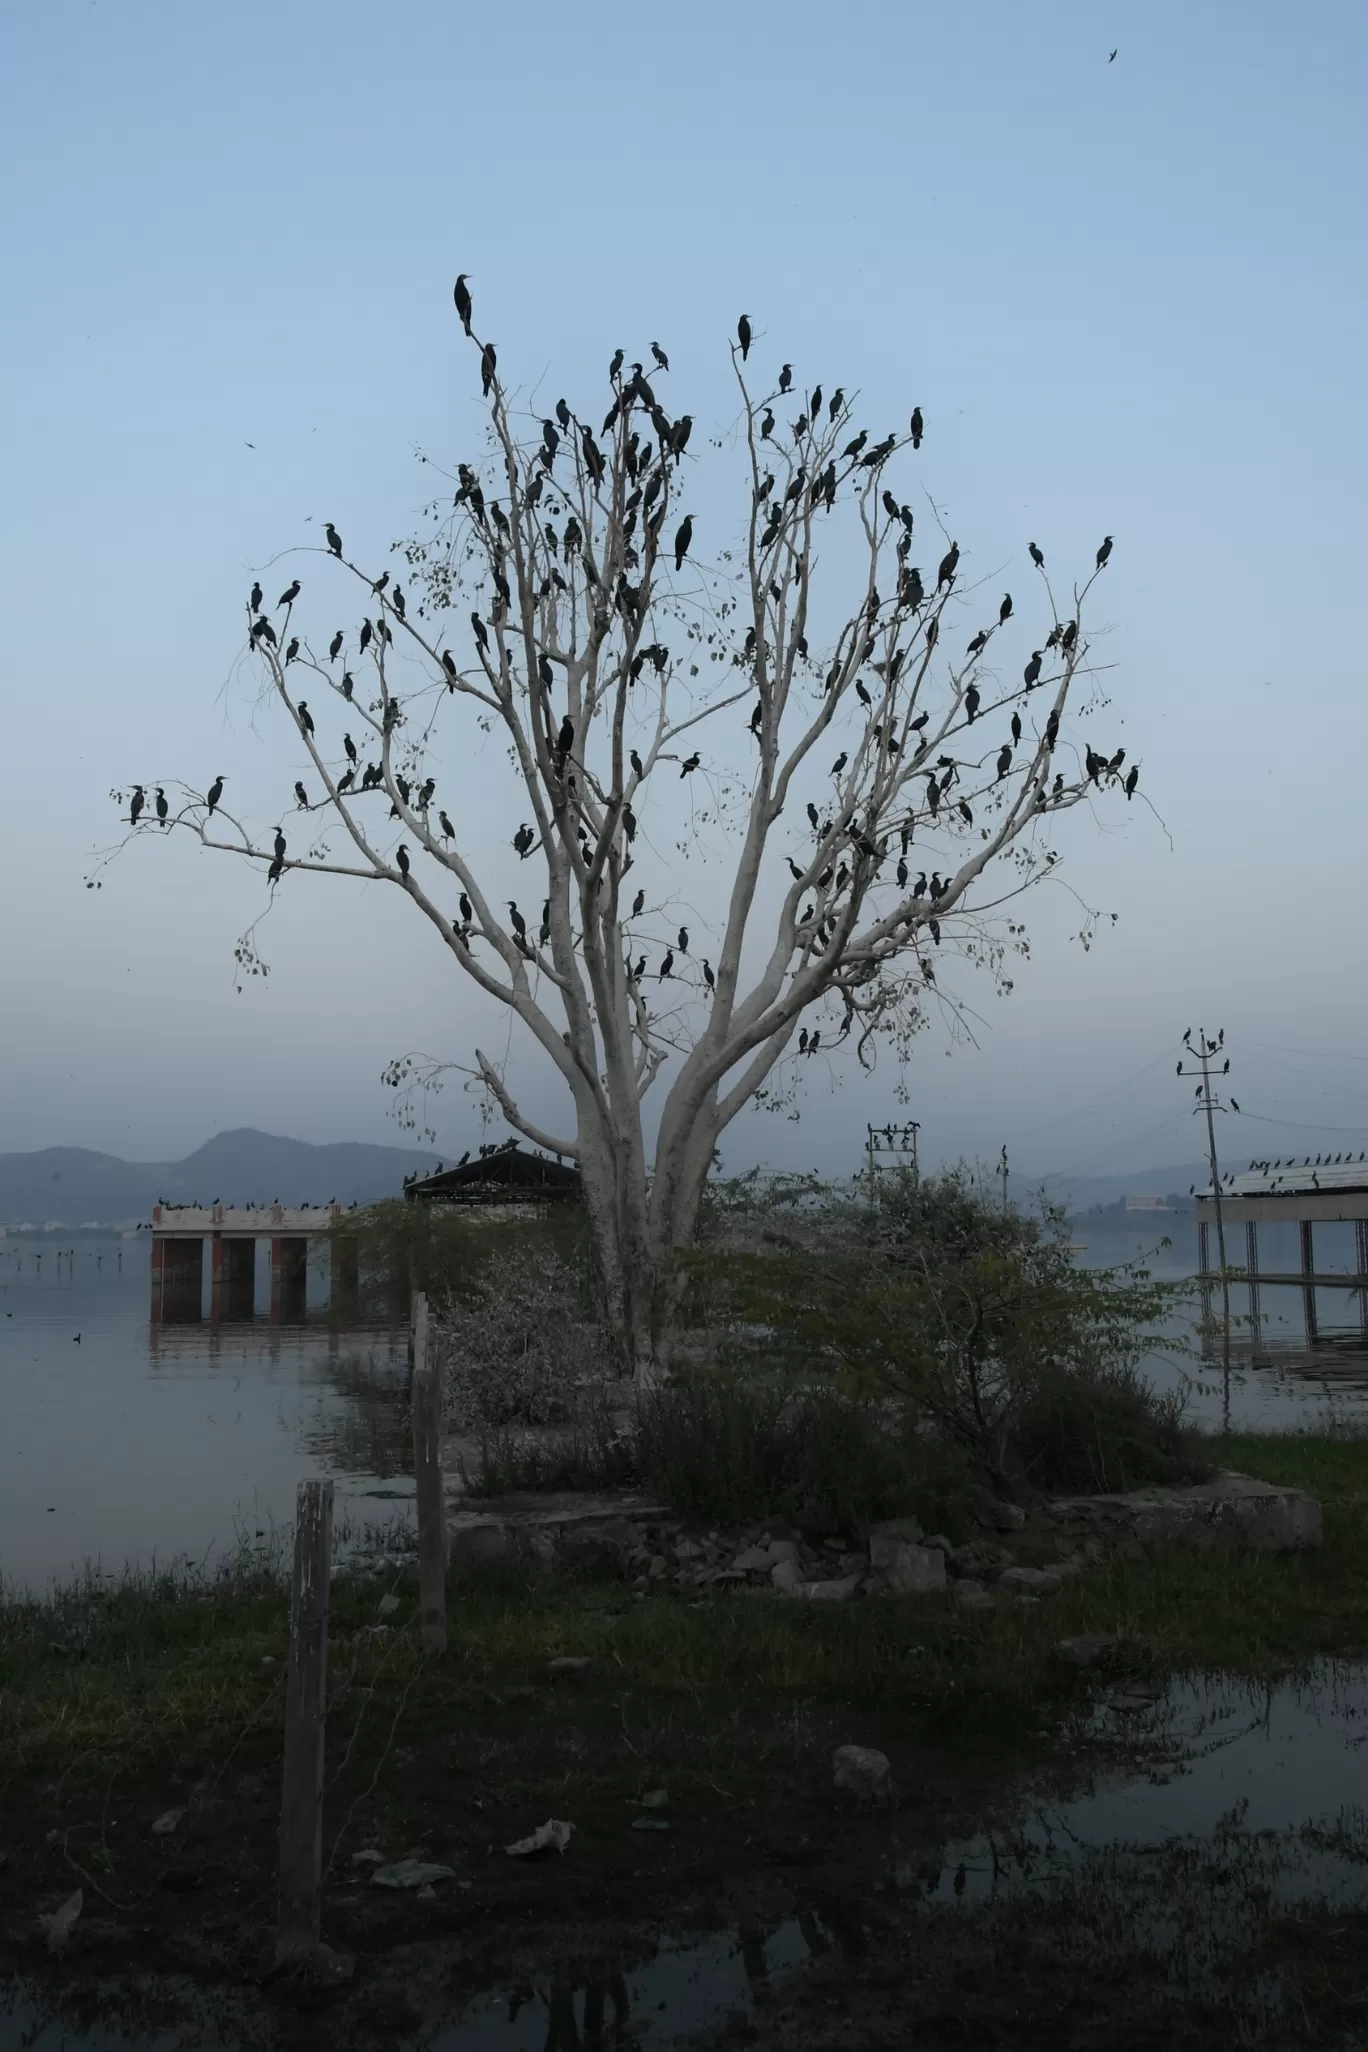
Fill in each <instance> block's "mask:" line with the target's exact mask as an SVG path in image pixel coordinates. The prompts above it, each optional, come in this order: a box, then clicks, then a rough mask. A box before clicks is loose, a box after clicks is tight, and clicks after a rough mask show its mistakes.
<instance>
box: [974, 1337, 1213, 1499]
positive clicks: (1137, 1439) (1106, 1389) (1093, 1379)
mask: <svg viewBox="0 0 1368 2052" xmlns="http://www.w3.org/2000/svg"><path fill="white" fill-rule="evenodd" d="M1185 1408H1186V1399H1185V1397H1184V1396H1183V1395H1182V1394H1181V1393H1180V1392H1178V1391H1176V1390H1175V1391H1169V1392H1167V1393H1165V1394H1163V1395H1160V1394H1159V1393H1158V1392H1156V1391H1155V1390H1154V1388H1153V1387H1152V1386H1151V1385H1150V1383H1148V1382H1147V1381H1146V1380H1145V1377H1144V1376H1143V1375H1142V1374H1141V1373H1140V1371H1139V1370H1138V1368H1136V1367H1134V1366H1132V1365H1130V1364H1128V1363H1115V1364H1111V1365H1105V1364H1104V1365H1102V1366H1098V1367H1095V1368H1092V1369H1090V1370H1084V1371H1078V1370H1069V1369H1065V1368H1062V1367H1054V1368H1052V1369H1050V1370H1048V1371H1046V1372H1045V1373H1044V1374H1042V1375H1041V1376H1040V1377H1039V1379H1038V1380H1037V1382H1036V1385H1035V1387H1034V1388H1033V1389H1032V1390H1031V1392H1030V1394H1029V1395H1028V1396H1027V1397H1026V1398H1025V1399H1024V1401H1023V1402H1022V1404H1021V1405H1020V1407H1019V1408H1018V1410H1017V1413H1016V1416H1015V1418H1014V1420H1013V1423H1012V1431H1011V1438H1010V1453H1011V1456H1012V1458H1013V1460H1014V1463H1015V1464H1016V1465H1017V1466H1019V1467H1020V1469H1021V1471H1022V1472H1023V1473H1024V1474H1025V1475H1026V1476H1027V1477H1028V1478H1029V1480H1030V1481H1031V1482H1032V1483H1033V1484H1035V1485H1036V1486H1037V1487H1038V1488H1041V1489H1047V1490H1069V1489H1077V1490H1086V1491H1104V1490H1125V1489H1142V1488H1144V1487H1146V1486H1147V1485H1149V1484H1153V1483H1183V1482H1205V1481H1207V1480H1209V1479H1210V1477H1211V1476H1212V1475H1213V1474H1214V1473H1215V1472H1216V1471H1215V1465H1214V1463H1213V1462H1212V1461H1211V1460H1210V1459H1209V1458H1208V1457H1207V1455H1206V1453H1205V1449H1204V1447H1203V1444H1202V1441H1201V1437H1200V1435H1199V1434H1198V1433H1197V1432H1195V1431H1194V1430H1192V1428H1190V1427H1187V1426H1185V1425H1184V1423H1183V1414H1184V1411H1185Z"/></svg>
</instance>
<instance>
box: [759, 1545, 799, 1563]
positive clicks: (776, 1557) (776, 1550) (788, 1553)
mask: <svg viewBox="0 0 1368 2052" xmlns="http://www.w3.org/2000/svg"><path fill="white" fill-rule="evenodd" d="M765 1551H766V1554H767V1555H768V1558H769V1560H770V1562H771V1564H772V1565H773V1566H775V1567H777V1566H778V1565H779V1562H780V1561H781V1560H797V1558H798V1548H797V1547H796V1545H795V1544H794V1542H793V1541H792V1539H771V1540H770V1542H769V1545H768V1546H767V1548H766V1549H765Z"/></svg>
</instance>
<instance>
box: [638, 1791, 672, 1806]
mask: <svg viewBox="0 0 1368 2052" xmlns="http://www.w3.org/2000/svg"><path fill="white" fill-rule="evenodd" d="M669 1802H670V1791H669V1789H668V1788H653V1789H650V1790H648V1791H647V1793H646V1794H645V1795H644V1796H642V1798H641V1801H640V1804H639V1806H638V1807H639V1808H641V1809H643V1810H664V1809H667V1808H668V1807H669Z"/></svg>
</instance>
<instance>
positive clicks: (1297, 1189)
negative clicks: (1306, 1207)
mask: <svg viewBox="0 0 1368 2052" xmlns="http://www.w3.org/2000/svg"><path fill="white" fill-rule="evenodd" d="M1317 1190H1333V1191H1342V1190H1368V1159H1365V1157H1364V1155H1362V1154H1357V1155H1353V1156H1341V1158H1340V1159H1338V1160H1336V1159H1335V1157H1334V1156H1333V1155H1331V1156H1328V1157H1322V1158H1317V1157H1316V1156H1315V1155H1312V1156H1311V1157H1310V1158H1309V1159H1307V1158H1306V1157H1305V1156H1303V1157H1302V1159H1300V1160H1298V1161H1281V1160H1279V1161H1263V1162H1258V1163H1256V1164H1255V1166H1254V1167H1253V1168H1252V1169H1246V1170H1245V1171H1244V1173H1243V1174H1239V1175H1228V1176H1223V1177H1222V1179H1221V1195H1222V1196H1223V1197H1273V1196H1279V1197H1299V1196H1310V1195H1311V1194H1313V1193H1314V1192H1315V1191H1317ZM1194 1194H1195V1195H1196V1196H1198V1197H1212V1196H1214V1195H1215V1192H1214V1191H1213V1190H1212V1188H1211V1185H1210V1184H1209V1183H1208V1184H1207V1185H1206V1187H1205V1188H1204V1189H1201V1190H1197V1191H1196V1192H1194Z"/></svg>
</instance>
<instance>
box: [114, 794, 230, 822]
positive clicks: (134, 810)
mask: <svg viewBox="0 0 1368 2052" xmlns="http://www.w3.org/2000/svg"><path fill="white" fill-rule="evenodd" d="M146 803H147V793H146V791H144V789H143V787H142V785H141V784H135V785H134V786H133V796H132V798H131V799H130V800H129V803H128V824H129V825H130V826H136V825H137V824H138V821H139V820H140V819H141V818H142V810H143V807H144V805H146ZM211 809H212V808H211Z"/></svg>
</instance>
